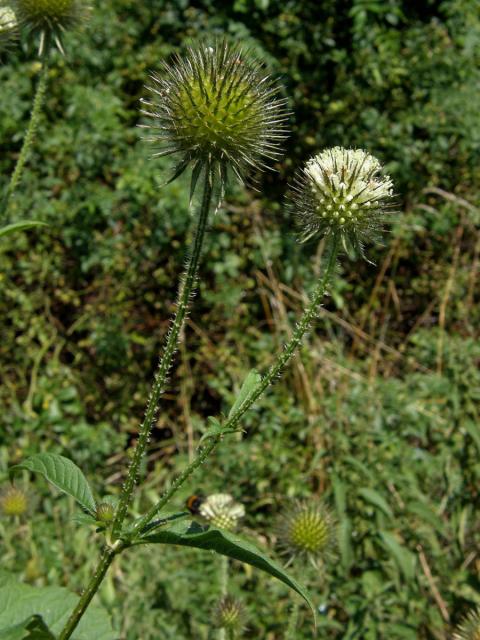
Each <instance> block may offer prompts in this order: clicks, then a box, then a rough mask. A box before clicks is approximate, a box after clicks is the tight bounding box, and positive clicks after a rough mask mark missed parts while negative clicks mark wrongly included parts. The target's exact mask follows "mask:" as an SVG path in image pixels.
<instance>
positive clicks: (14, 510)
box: [0, 485, 28, 517]
mask: <svg viewBox="0 0 480 640" xmlns="http://www.w3.org/2000/svg"><path fill="white" fill-rule="evenodd" d="M27 509H28V496H27V493H26V492H25V491H23V490H22V489H19V488H18V487H15V486H13V485H11V486H9V487H7V488H6V489H4V490H3V492H2V494H1V495H0V510H1V511H2V513H3V515H5V516H10V517H13V516H23V515H24V514H25V513H26V512H27Z"/></svg>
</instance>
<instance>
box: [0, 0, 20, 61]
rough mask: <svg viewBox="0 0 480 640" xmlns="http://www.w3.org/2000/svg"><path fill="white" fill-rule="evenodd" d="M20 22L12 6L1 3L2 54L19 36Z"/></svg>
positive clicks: (0, 30)
mask: <svg viewBox="0 0 480 640" xmlns="http://www.w3.org/2000/svg"><path fill="white" fill-rule="evenodd" d="M17 27H18V21H17V16H16V15H15V11H14V10H13V9H12V7H11V5H9V4H7V3H3V2H0V53H1V52H2V51H4V50H5V49H7V48H8V47H9V46H10V45H11V44H12V42H13V41H14V40H15V39H16V38H17V36H18V29H17Z"/></svg>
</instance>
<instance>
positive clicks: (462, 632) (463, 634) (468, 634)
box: [453, 608, 480, 640]
mask: <svg viewBox="0 0 480 640" xmlns="http://www.w3.org/2000/svg"><path fill="white" fill-rule="evenodd" d="M453 640H480V609H478V608H477V609H474V610H473V611H470V613H468V614H467V615H466V616H465V617H464V618H463V620H462V621H461V622H460V624H459V625H458V627H457V628H456V630H455V633H454V634H453Z"/></svg>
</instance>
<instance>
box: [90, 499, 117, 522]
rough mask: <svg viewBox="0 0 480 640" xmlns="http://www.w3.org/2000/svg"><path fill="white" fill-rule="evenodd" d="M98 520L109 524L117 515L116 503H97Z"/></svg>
mask: <svg viewBox="0 0 480 640" xmlns="http://www.w3.org/2000/svg"><path fill="white" fill-rule="evenodd" d="M95 515H96V517H97V520H99V521H100V522H104V523H105V524H109V523H110V522H113V518H114V516H115V505H114V504H112V503H111V502H100V503H99V504H98V505H97V510H96V514H95Z"/></svg>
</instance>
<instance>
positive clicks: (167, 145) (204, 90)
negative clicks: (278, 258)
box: [144, 42, 287, 188]
mask: <svg viewBox="0 0 480 640" xmlns="http://www.w3.org/2000/svg"><path fill="white" fill-rule="evenodd" d="M151 78H152V83H151V85H150V86H149V87H148V89H149V90H150V92H151V98H150V100H146V101H144V105H145V110H144V114H145V115H147V116H149V117H150V118H151V121H150V124H148V125H146V127H147V128H149V129H150V130H151V135H150V136H149V138H148V139H149V140H150V141H152V142H153V143H155V144H156V145H157V146H158V151H157V153H155V155H156V156H165V155H170V154H173V155H176V156H177V158H178V164H177V167H176V169H175V172H174V177H176V176H177V175H180V173H182V172H183V171H184V170H185V169H186V168H187V167H188V166H189V165H191V166H192V187H193V188H194V187H195V184H194V182H193V181H194V179H195V178H194V177H195V175H196V174H198V173H199V172H200V170H201V169H202V168H204V167H205V166H207V165H208V166H210V167H212V166H213V167H215V169H216V171H217V174H218V176H219V178H220V182H221V183H222V186H224V184H225V182H226V180H227V173H228V171H229V170H232V171H233V172H234V173H235V174H236V176H237V177H238V178H240V179H241V180H242V179H244V178H245V177H247V175H248V174H249V173H251V172H252V171H255V170H258V169H264V168H266V167H268V165H269V164H270V163H272V162H274V161H276V160H278V159H279V158H280V156H281V143H282V141H283V140H284V138H285V137H286V123H285V121H286V117H287V114H286V111H285V104H284V100H283V99H281V98H279V96H278V92H279V88H278V86H277V85H276V84H275V83H274V82H273V80H272V79H271V77H270V76H269V75H268V74H266V73H265V71H264V70H263V68H262V65H261V64H260V63H259V62H258V61H257V60H255V59H254V58H253V57H252V56H251V55H250V54H248V53H244V52H243V51H242V49H241V48H240V47H238V46H236V45H230V44H228V43H227V42H216V43H214V44H213V45H212V46H208V45H206V44H199V45H197V46H195V47H190V48H189V49H188V51H187V53H186V54H185V55H184V56H176V57H175V58H174V61H173V63H172V64H167V63H164V64H163V65H162V68H161V71H160V73H156V74H153V75H152V76H151Z"/></svg>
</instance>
